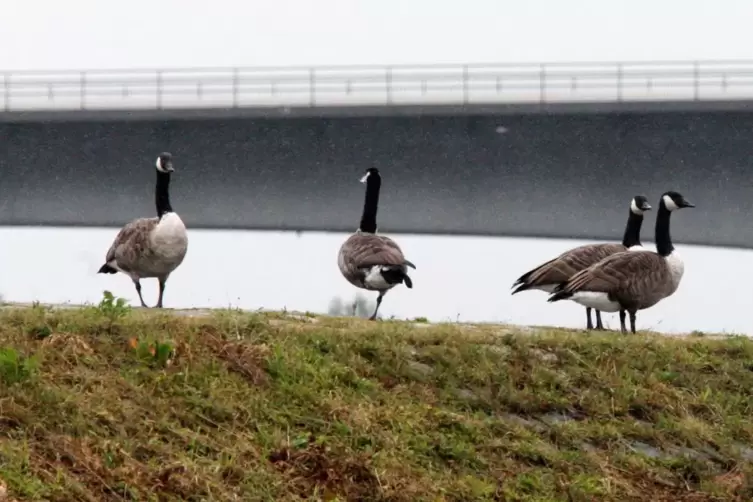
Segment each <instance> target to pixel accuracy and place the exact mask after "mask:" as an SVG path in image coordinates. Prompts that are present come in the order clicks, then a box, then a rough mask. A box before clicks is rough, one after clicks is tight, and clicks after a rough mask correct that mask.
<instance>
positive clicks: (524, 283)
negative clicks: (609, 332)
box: [512, 195, 651, 329]
mask: <svg viewBox="0 0 753 502" xmlns="http://www.w3.org/2000/svg"><path fill="white" fill-rule="evenodd" d="M650 209H651V205H649V203H648V199H646V197H644V196H643V195H636V196H635V197H633V198H632V199H631V201H630V212H629V213H628V218H627V222H626V224H625V232H624V234H623V237H622V243H621V244H616V243H605V244H585V245H583V246H578V247H576V248H573V249H570V250H568V251H565V252H564V253H562V254H561V255H559V256H557V257H556V258H554V259H552V260H549V261H548V262H546V263H544V264H542V265H540V266H538V267H536V268H534V269H533V270H530V271H528V272H526V273H525V274H523V275H521V276H520V277H518V279H517V280H516V281H515V283H514V284H513V285H512V287H513V288H515V290H514V291H513V292H512V294H516V293H520V292H521V291H528V290H540V291H546V292H547V293H551V292H552V291H554V289H555V288H556V287H557V286H559V285H560V284H562V283H564V282H566V281H567V280H569V279H570V278H571V277H572V276H573V275H575V274H576V273H578V272H580V271H581V270H584V269H586V268H588V267H590V266H591V265H593V264H595V263H598V262H599V261H601V260H603V259H604V258H606V257H608V256H610V255H613V254H615V253H621V252H624V251H628V250H642V249H643V247H642V246H641V240H640V234H641V226H642V224H643V213H645V212H646V211H648V210H650ZM586 329H593V324H592V322H591V307H586ZM596 329H604V325H603V324H602V320H601V312H600V311H599V310H596Z"/></svg>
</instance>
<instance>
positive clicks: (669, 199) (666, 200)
mask: <svg viewBox="0 0 753 502" xmlns="http://www.w3.org/2000/svg"><path fill="white" fill-rule="evenodd" d="M662 200H663V201H664V205H665V206H667V209H668V210H670V211H674V210H675V209H677V204H675V201H673V200H672V197H670V196H669V195H665V196H664V197H662Z"/></svg>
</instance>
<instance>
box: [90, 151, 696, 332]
mask: <svg viewBox="0 0 753 502" xmlns="http://www.w3.org/2000/svg"><path fill="white" fill-rule="evenodd" d="M155 166H156V168H157V182H156V187H155V202H156V206H157V217H155V218H138V219H135V220H133V221H131V222H130V223H128V224H126V225H125V226H124V227H123V228H122V229H121V230H120V232H118V234H117V236H116V237H115V240H114V241H113V243H112V245H111V246H110V249H109V250H108V251H107V255H106V257H105V263H104V264H103V265H102V266H101V267H100V269H99V272H98V273H104V274H116V273H118V272H121V273H123V274H125V275H127V276H129V277H130V278H131V280H132V281H133V284H134V286H135V287H136V292H137V293H138V295H139V300H140V301H141V306H142V307H147V305H146V304H145V303H144V297H143V296H142V294H141V279H144V278H157V279H158V282H159V298H158V300H157V304H156V307H157V308H161V307H162V302H163V296H164V293H165V285H166V283H167V279H168V278H169V277H170V274H171V273H172V272H173V271H175V269H176V268H178V266H179V265H180V264H181V263H182V262H183V259H184V258H185V256H186V252H187V250H188V234H187V232H186V226H185V224H184V223H183V221H182V220H181V218H180V216H178V214H177V213H176V212H175V211H173V208H172V206H171V205H170V193H169V187H170V177H171V175H172V174H173V173H174V171H175V168H174V166H173V161H172V155H171V154H170V153H168V152H163V153H161V154H160V155H159V156H158V157H157V161H156V163H155ZM361 182H362V183H365V184H366V195H365V198H364V205H363V212H362V213H361V223H360V225H359V227H358V230H356V232H355V233H354V234H352V235H351V236H350V237H348V239H347V240H346V241H345V242H344V243H343V244H342V246H341V247H340V251H339V253H338V256H337V264H338V267H339V268H340V272H341V273H342V275H343V277H344V278H345V279H346V280H347V281H348V282H350V283H351V284H352V285H354V286H356V287H358V288H361V289H365V290H368V291H376V292H377V293H378V296H377V302H376V308H375V309H374V313H373V314H372V315H371V317H370V319H371V320H375V319H376V317H377V312H378V311H379V307H380V306H381V304H382V299H383V298H384V295H385V294H386V293H387V292H388V291H389V290H391V289H392V288H394V287H395V286H397V285H398V284H405V286H406V287H408V288H412V287H413V281H412V280H411V278H410V276H409V275H408V269H409V268H412V269H415V268H416V266H415V265H414V264H413V263H411V262H410V261H408V260H407V259H406V258H405V256H404V255H403V252H402V250H401V249H400V246H398V244H397V243H396V242H395V241H394V240H392V239H390V238H389V237H385V236H383V235H377V209H378V206H379V192H380V189H381V186H382V177H381V175H380V173H379V170H378V169H376V168H373V167H372V168H370V169H368V170H367V171H366V174H365V175H364V176H363V177H362V178H361ZM687 207H695V206H694V205H693V204H691V203H690V202H688V200H687V199H685V197H684V196H683V195H682V194H680V193H678V192H675V191H669V192H665V193H664V194H662V196H661V198H660V199H659V210H658V211H657V215H656V228H655V242H656V252H654V251H651V250H648V249H646V248H644V247H643V246H642V245H641V240H640V232H641V226H642V224H643V217H644V213H645V212H646V211H648V210H650V209H651V206H650V205H649V203H648V200H647V199H646V197H644V196H642V195H636V196H635V197H633V199H632V200H631V202H630V212H629V214H628V220H627V225H626V227H625V233H624V236H623V239H622V243H621V244H612V243H605V244H587V245H584V246H578V247H576V248H573V249H571V250H569V251H566V252H564V253H562V254H561V255H559V256H557V257H556V258H553V259H552V260H549V261H547V262H546V263H544V264H542V265H540V266H538V267H536V268H534V269H533V270H530V271H529V272H526V273H525V274H523V275H522V276H520V277H519V278H518V280H517V281H515V283H514V284H513V288H515V289H514V290H513V292H512V294H516V293H519V292H521V291H527V290H541V291H546V292H547V293H549V294H550V296H549V298H548V300H547V301H549V302H556V301H560V300H571V301H573V302H576V303H578V304H580V305H582V306H584V307H586V319H587V323H586V327H587V329H594V327H593V323H592V322H591V310H592V309H593V310H595V311H596V329H597V330H602V329H604V326H603V324H602V320H601V312H619V314H620V327H621V330H622V332H623V333H626V332H627V329H626V326H625V318H626V316H627V315H629V316H630V330H631V332H633V333H635V318H636V313H637V312H638V311H639V310H644V309H647V308H649V307H652V306H654V305H656V304H657V303H658V302H659V301H661V300H662V299H664V298H667V297H668V296H670V295H672V294H673V293H674V292H675V291H677V288H678V286H679V285H680V281H681V279H682V276H683V272H684V269H685V267H684V264H683V261H682V259H681V258H680V257H679V256H678V254H677V253H676V252H675V248H674V246H673V245H672V238H671V236H670V232H669V223H670V216H671V214H672V212H673V211H676V210H678V209H682V208H687Z"/></svg>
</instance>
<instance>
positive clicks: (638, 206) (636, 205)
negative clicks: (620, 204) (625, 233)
mask: <svg viewBox="0 0 753 502" xmlns="http://www.w3.org/2000/svg"><path fill="white" fill-rule="evenodd" d="M650 210H651V204H649V203H648V199H647V198H646V197H645V196H643V195H636V196H635V197H633V200H631V201H630V211H631V212H632V213H633V214H636V215H639V216H640V215H642V214H643V213H645V212H646V211H650Z"/></svg>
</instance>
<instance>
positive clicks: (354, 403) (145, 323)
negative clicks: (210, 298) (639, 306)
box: [0, 297, 753, 502]
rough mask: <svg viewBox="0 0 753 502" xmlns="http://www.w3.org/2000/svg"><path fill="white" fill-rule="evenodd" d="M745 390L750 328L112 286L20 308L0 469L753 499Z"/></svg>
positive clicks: (329, 488)
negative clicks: (632, 327) (181, 310)
mask: <svg viewBox="0 0 753 502" xmlns="http://www.w3.org/2000/svg"><path fill="white" fill-rule="evenodd" d="M420 321H425V320H424V319H421V320H420ZM752 389H753V342H752V341H750V340H748V339H747V338H743V337H731V338H714V337H710V336H707V335H704V336H700V335H696V336H689V337H683V338H670V337H663V336H660V335H657V334H650V333H648V334H646V333H644V334H639V335H631V336H624V335H620V334H619V333H613V332H611V333H601V334H591V333H583V332H578V331H570V330H554V329H546V328H535V329H526V330H522V331H520V332H518V331H516V329H515V328H512V327H505V326H496V325H478V326H471V325H459V324H438V325H434V324H426V323H425V322H416V321H411V322H397V321H380V322H369V321H364V320H358V319H349V318H337V317H317V316H311V315H300V316H293V315H288V314H282V313H264V314H247V313H241V312H236V311H227V310H226V311H218V312H216V313H214V314H213V315H211V316H196V317H189V316H180V315H176V314H171V313H169V312H159V311H155V310H152V311H144V310H134V311H131V309H129V308H128V307H127V306H125V305H123V304H122V303H119V302H118V301H117V299H114V298H112V297H107V298H105V299H104V300H103V302H102V303H101V304H100V305H99V306H96V307H88V308H83V309H59V310H53V309H49V308H44V307H41V306H35V307H33V308H21V309H5V310H2V311H0V486H3V485H4V486H6V487H7V493H8V495H7V500H17V501H21V500H30V501H32V500H33V501H44V500H49V501H61V502H62V501H78V500H80V501H92V502H94V501H123V500H138V501H151V500H154V501H157V500H160V501H178V500H190V501H215V500H216V501H255V500H259V501H286V500H302V499H304V498H305V499H307V500H330V501H346V500H348V501H350V500H353V501H406V502H408V501H424V500H425V501H432V502H434V501H473V500H479V501H484V500H489V501H491V500H498V501H524V500H525V501H529V500H530V501H542V502H543V501H560V500H561V501H575V502H577V501H633V500H634V501H652V502H659V501H680V500H688V501H707V500H708V501H711V500H718V501H722V500H724V501H734V500H739V501H744V500H751V498H753V465H752V461H753V449H749V448H747V447H745V446H744V445H752V446H753V419H751V417H753V390H752ZM2 498H3V496H2V488H0V500H2Z"/></svg>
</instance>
